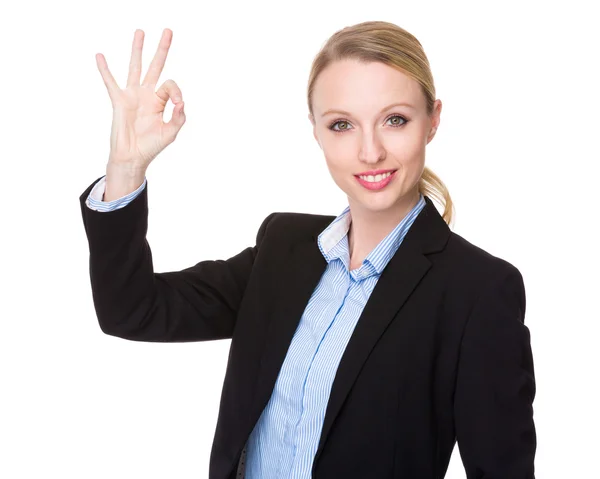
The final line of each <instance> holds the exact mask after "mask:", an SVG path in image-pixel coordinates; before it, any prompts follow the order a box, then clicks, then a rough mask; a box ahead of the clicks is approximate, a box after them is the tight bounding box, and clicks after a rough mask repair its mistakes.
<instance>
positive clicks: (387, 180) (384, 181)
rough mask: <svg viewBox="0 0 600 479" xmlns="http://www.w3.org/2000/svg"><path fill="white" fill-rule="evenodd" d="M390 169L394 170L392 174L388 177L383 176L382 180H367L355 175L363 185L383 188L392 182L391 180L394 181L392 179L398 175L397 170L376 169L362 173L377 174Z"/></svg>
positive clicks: (370, 188)
mask: <svg viewBox="0 0 600 479" xmlns="http://www.w3.org/2000/svg"><path fill="white" fill-rule="evenodd" d="M388 171H392V174H391V175H390V176H388V177H387V178H383V179H382V180H381V181H366V180H363V179H362V178H360V177H359V176H358V175H354V177H355V178H356V179H357V180H358V182H359V183H360V184H361V185H362V186H364V187H365V188H367V189H368V190H381V189H383V188H385V187H386V186H387V185H388V184H389V183H390V181H392V179H393V178H394V176H395V175H396V171H397V170H374V171H367V172H365V173H361V175H363V176H364V175H372V176H375V175H378V174H383V173H387V172H388Z"/></svg>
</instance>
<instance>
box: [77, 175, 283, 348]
mask: <svg viewBox="0 0 600 479" xmlns="http://www.w3.org/2000/svg"><path fill="white" fill-rule="evenodd" d="M93 186H94V184H92V185H90V186H89V187H88V188H87V189H86V191H84V192H83V194H82V195H81V196H80V198H79V201H80V205H81V212H82V216H83V223H84V227H85V232H86V235H87V239H88V243H89V250H90V259H89V267H90V279H91V286H92V296H93V300H94V307H95V310H96V314H97V317H98V322H99V324H100V328H101V329H102V331H103V332H104V333H106V334H109V335H112V336H118V337H120V338H124V339H129V340H135V341H153V342H183V341H207V340H214V339H225V338H230V337H231V336H232V333H233V328H234V325H235V321H236V316H237V312H238V309H239V305H240V302H241V300H242V297H243V294H244V291H245V288H246V284H247V282H248V279H249V276H250V273H251V270H252V266H253V264H254V258H255V257H256V254H257V252H258V250H259V247H260V244H261V242H262V239H263V237H264V235H265V232H266V229H267V224H268V223H269V221H270V220H271V218H272V217H273V216H274V215H275V213H272V214H271V215H269V216H268V217H267V218H265V220H264V221H263V223H262V224H261V226H260V228H259V230H258V234H257V238H256V245H255V246H253V247H248V248H246V249H244V250H243V251H241V252H240V253H238V254H237V255H235V256H233V257H231V258H229V259H227V260H206V261H201V262H199V263H197V264H196V265H195V266H192V267H189V268H186V269H184V270H182V271H174V272H166V273H155V272H154V270H153V265H152V253H151V250H150V246H149V245H148V242H147V240H146V232H147V227H148V185H147V184H146V187H145V188H144V189H142V190H141V192H140V194H139V195H138V196H136V197H135V198H134V199H133V200H132V201H131V202H130V203H129V204H128V205H127V206H126V207H123V208H120V209H116V210H113V211H108V212H100V211H96V210H93V209H91V208H89V207H87V206H86V205H85V200H86V198H87V197H88V195H89V193H90V191H91V189H92V187H93Z"/></svg>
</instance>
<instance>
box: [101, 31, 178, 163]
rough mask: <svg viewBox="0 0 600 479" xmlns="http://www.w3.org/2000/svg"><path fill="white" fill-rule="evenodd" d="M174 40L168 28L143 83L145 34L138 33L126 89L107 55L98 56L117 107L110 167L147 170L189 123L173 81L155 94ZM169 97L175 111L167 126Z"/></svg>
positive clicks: (111, 144) (111, 98) (111, 143)
mask: <svg viewBox="0 0 600 479" xmlns="http://www.w3.org/2000/svg"><path fill="white" fill-rule="evenodd" d="M172 38H173V32H172V31H171V30H169V29H168V28H166V29H165V30H164V31H163V34H162V37H161V39H160V43H159V45H158V49H157V51H156V54H155V55H154V58H153V60H152V63H151V64H150V67H149V68H148V72H147V73H146V76H145V77H144V81H143V82H142V83H140V74H141V70H142V46H143V44H144V32H143V31H142V30H136V31H135V34H134V37H133V47H132V50H131V61H130V64H129V75H128V77H127V86H126V88H124V89H121V88H119V86H118V85H117V82H116V81H115V79H114V78H113V76H112V74H111V73H110V70H109V69H108V65H107V63H106V59H105V58H104V55H102V54H101V53H98V54H96V63H97V65H98V70H100V74H101V75H102V79H103V80H104V84H105V85H106V88H107V90H108V95H109V96H110V100H111V102H112V106H113V122H112V128H111V135H110V158H109V163H110V164H113V165H118V166H119V167H124V168H132V169H138V170H143V171H145V169H146V168H147V167H148V165H149V164H150V163H151V162H152V160H153V159H154V158H156V156H157V155H158V154H159V153H160V152H161V151H162V150H163V149H164V148H165V147H166V146H167V145H169V144H171V143H172V142H173V141H174V140H175V138H176V137H177V134H178V133H179V130H180V129H181V127H182V126H183V124H184V123H185V113H184V111H183V98H182V94H181V90H180V89H179V87H178V86H177V84H176V83H175V82H174V81H173V80H166V81H165V82H164V83H163V84H162V85H161V86H160V88H159V89H158V90H157V91H155V88H156V84H157V83H158V78H159V76H160V74H161V72H162V70H163V67H164V65H165V60H166V58H167V54H168V52H169V47H170V46H171V39H172ZM169 98H170V99H171V101H172V102H173V104H174V105H175V108H174V109H173V115H172V117H171V120H170V121H169V122H168V123H165V122H164V121H163V114H164V111H165V106H166V104H167V101H168V100H169Z"/></svg>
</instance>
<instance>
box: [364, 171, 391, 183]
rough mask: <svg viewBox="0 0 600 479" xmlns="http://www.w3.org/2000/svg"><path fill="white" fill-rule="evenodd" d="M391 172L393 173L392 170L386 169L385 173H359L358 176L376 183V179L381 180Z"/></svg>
mask: <svg viewBox="0 0 600 479" xmlns="http://www.w3.org/2000/svg"><path fill="white" fill-rule="evenodd" d="M392 173H393V172H392V171H388V172H387V173H384V174H383V175H375V176H373V175H368V176H365V175H360V176H359V178H360V179H361V180H364V181H368V182H370V183H377V182H378V181H381V180H383V179H384V178H387V177H388V176H390V175H391V174H392Z"/></svg>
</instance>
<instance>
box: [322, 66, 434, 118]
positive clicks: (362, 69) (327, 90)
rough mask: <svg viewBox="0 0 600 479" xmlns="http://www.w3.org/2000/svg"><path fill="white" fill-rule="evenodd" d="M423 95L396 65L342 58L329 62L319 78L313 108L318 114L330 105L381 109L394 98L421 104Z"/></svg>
mask: <svg viewBox="0 0 600 479" xmlns="http://www.w3.org/2000/svg"><path fill="white" fill-rule="evenodd" d="M422 96H423V95H422V92H421V89H420V85H419V83H418V82H416V81H415V80H413V79H412V78H411V77H409V76H408V75H406V74H405V73H404V72H402V71H400V70H399V69H397V68H394V67H390V66H388V65H386V64H384V63H381V62H370V63H361V62H359V61H357V60H340V61H336V62H333V63H331V64H330V65H328V66H327V68H325V69H324V70H323V71H322V72H321V74H320V75H319V77H318V78H317V80H316V82H315V87H314V90H313V108H314V110H315V113H317V114H321V113H322V112H324V111H325V110H328V109H331V108H341V109H344V110H348V111H357V112H358V111H365V112H369V111H376V112H379V110H380V109H381V108H382V107H383V106H386V105H388V104H390V103H394V102H407V103H410V104H412V105H414V106H415V107H416V108H420V107H421V105H422V102H423V101H424V100H423V98H422Z"/></svg>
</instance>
